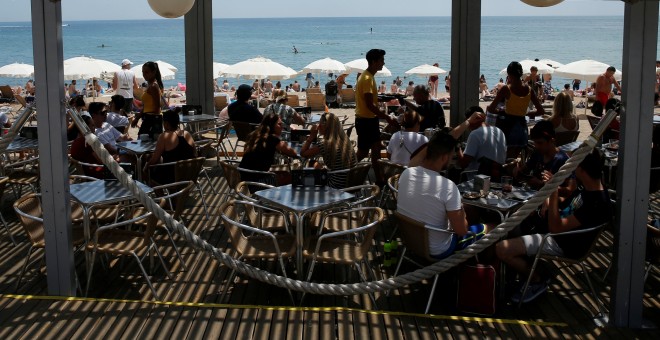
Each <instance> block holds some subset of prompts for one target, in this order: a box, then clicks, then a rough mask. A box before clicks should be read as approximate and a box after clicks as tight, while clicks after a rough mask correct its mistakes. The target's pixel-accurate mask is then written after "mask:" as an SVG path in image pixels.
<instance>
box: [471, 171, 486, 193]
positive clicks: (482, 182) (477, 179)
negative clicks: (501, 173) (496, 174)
mask: <svg viewBox="0 0 660 340" xmlns="http://www.w3.org/2000/svg"><path fill="white" fill-rule="evenodd" d="M473 181H474V186H473V187H472V190H473V191H476V192H478V193H480V194H481V195H482V196H483V195H487V194H488V192H489V191H490V176H486V175H476V176H474V180H473Z"/></svg>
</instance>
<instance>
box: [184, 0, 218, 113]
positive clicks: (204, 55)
mask: <svg viewBox="0 0 660 340" xmlns="http://www.w3.org/2000/svg"><path fill="white" fill-rule="evenodd" d="M184 21H185V24H184V26H185V31H186V32H185V39H186V44H185V46H186V87H187V88H186V98H187V103H188V104H195V105H202V110H203V112H204V113H205V114H211V115H212V114H214V107H213V21H212V17H211V0H197V1H195V5H194V6H193V8H192V9H191V10H190V12H188V13H187V14H186V15H185V19H184Z"/></svg>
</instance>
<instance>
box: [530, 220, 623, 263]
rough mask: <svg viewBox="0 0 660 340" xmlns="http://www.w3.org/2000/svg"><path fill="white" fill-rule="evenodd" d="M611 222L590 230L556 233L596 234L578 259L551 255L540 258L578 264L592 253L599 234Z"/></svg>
mask: <svg viewBox="0 0 660 340" xmlns="http://www.w3.org/2000/svg"><path fill="white" fill-rule="evenodd" d="M610 223H611V222H609V221H608V222H605V223H603V224H601V225H599V226H596V227H592V228H587V229H577V230H570V231H567V232H563V233H558V234H557V235H561V234H571V233H572V234H574V235H578V234H580V233H582V234H584V233H589V232H596V235H594V237H593V239H592V240H591V243H590V244H589V247H588V248H587V247H585V248H584V249H585V252H584V253H583V254H582V255H581V256H579V257H573V258H569V257H566V256H552V255H545V254H543V255H541V257H542V258H545V259H550V260H557V261H563V262H569V263H578V262H582V261H584V260H585V259H586V258H587V257H589V255H590V254H591V253H592V252H593V250H594V248H595V247H596V243H598V239H599V238H600V234H601V233H602V232H603V230H605V227H607V226H608V225H609V224H610ZM571 236H573V235H564V237H571Z"/></svg>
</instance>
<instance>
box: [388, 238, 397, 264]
mask: <svg viewBox="0 0 660 340" xmlns="http://www.w3.org/2000/svg"><path fill="white" fill-rule="evenodd" d="M390 248H391V249H392V264H396V263H397V262H398V261H399V242H398V241H397V240H392V242H390Z"/></svg>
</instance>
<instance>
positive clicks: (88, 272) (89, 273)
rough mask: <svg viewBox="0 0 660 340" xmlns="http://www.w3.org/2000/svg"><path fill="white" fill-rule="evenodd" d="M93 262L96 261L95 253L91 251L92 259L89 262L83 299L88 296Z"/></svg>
mask: <svg viewBox="0 0 660 340" xmlns="http://www.w3.org/2000/svg"><path fill="white" fill-rule="evenodd" d="M94 260H96V251H95V250H92V258H91V260H90V262H89V268H88V269H87V284H86V287H85V297H87V295H88V294H89V284H90V282H92V271H93V270H94Z"/></svg>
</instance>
